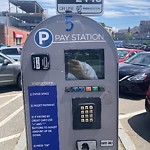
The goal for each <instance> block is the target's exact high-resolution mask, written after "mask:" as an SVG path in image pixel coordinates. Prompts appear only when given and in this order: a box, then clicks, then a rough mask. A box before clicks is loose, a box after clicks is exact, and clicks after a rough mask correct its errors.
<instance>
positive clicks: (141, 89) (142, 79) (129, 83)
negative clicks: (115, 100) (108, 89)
mask: <svg viewBox="0 0 150 150" xmlns="http://www.w3.org/2000/svg"><path fill="white" fill-rule="evenodd" d="M149 84H150V52H141V53H138V54H137V55H135V56H133V57H131V58H130V59H128V60H127V61H125V62H123V63H119V87H120V91H122V92H126V93H134V94H140V95H146V91H147V89H148V86H149Z"/></svg>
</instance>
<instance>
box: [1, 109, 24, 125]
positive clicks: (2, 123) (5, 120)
mask: <svg viewBox="0 0 150 150" xmlns="http://www.w3.org/2000/svg"><path fill="white" fill-rule="evenodd" d="M22 110H23V106H21V107H20V108H19V109H18V110H16V111H15V112H14V113H12V114H11V115H10V116H8V117H7V118H5V119H4V120H3V121H1V122H0V127H2V126H3V125H4V124H6V123H7V122H8V121H10V120H11V119H12V118H13V117H15V116H16V115H17V114H18V113H19V112H20V111H22Z"/></svg>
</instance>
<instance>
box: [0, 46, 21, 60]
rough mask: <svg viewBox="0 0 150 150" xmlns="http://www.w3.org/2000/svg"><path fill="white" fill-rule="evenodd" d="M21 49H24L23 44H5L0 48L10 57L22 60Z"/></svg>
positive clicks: (0, 50)
mask: <svg viewBox="0 0 150 150" xmlns="http://www.w3.org/2000/svg"><path fill="white" fill-rule="evenodd" d="M21 51H22V47H21V46H3V47H1V48H0V52H1V53H3V54H5V55H7V56H9V57H10V58H12V59H14V60H16V61H20V57H21Z"/></svg>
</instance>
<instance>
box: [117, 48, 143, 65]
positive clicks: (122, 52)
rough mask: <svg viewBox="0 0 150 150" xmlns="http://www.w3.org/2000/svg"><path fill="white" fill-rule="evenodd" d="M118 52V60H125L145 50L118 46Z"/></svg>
mask: <svg viewBox="0 0 150 150" xmlns="http://www.w3.org/2000/svg"><path fill="white" fill-rule="evenodd" d="M117 52H118V62H119V63H120V62H124V61H125V60H127V59H129V58H131V57H132V56H134V55H136V54H137V53H140V52H143V50H138V49H127V48H117Z"/></svg>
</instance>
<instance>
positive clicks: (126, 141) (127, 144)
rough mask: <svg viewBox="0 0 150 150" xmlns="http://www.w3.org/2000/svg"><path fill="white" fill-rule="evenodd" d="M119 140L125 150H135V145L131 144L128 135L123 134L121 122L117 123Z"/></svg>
mask: <svg viewBox="0 0 150 150" xmlns="http://www.w3.org/2000/svg"><path fill="white" fill-rule="evenodd" d="M119 138H120V140H121V142H122V144H123V146H124V148H125V150H131V149H132V150H136V147H135V145H134V144H133V142H132V140H131V138H130V137H129V135H128V134H127V133H126V132H125V129H124V128H123V126H122V124H121V122H120V121H119Z"/></svg>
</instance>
